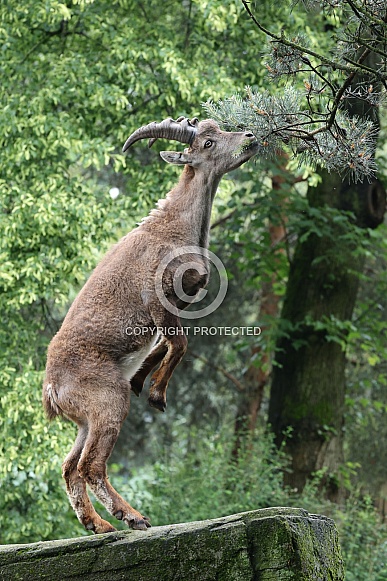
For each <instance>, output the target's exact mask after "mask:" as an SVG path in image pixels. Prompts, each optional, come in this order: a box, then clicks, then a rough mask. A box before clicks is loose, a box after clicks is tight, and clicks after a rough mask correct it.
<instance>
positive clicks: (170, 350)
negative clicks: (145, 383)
mask: <svg viewBox="0 0 387 581" xmlns="http://www.w3.org/2000/svg"><path fill="white" fill-rule="evenodd" d="M159 308H160V307H159ZM159 308H158V310H156V312H153V313H152V317H153V319H154V322H155V324H156V326H157V327H159V328H161V329H162V330H163V339H162V341H163V345H164V346H165V345H166V347H167V351H166V354H165V357H164V359H163V360H162V362H161V365H160V367H159V368H158V369H157V371H155V372H154V374H153V375H152V377H151V380H150V389H149V398H148V401H149V405H150V406H152V407H154V408H157V409H158V410H160V411H162V412H164V411H165V408H166V407H167V398H166V394H167V387H168V382H169V380H170V379H171V376H172V373H173V372H174V370H175V367H176V366H177V365H178V364H179V363H180V361H181V359H182V357H183V356H184V354H185V352H186V351H187V344H188V341H187V337H186V336H185V335H184V331H183V327H182V326H181V323H180V319H179V318H178V317H177V316H176V315H173V314H172V313H169V312H168V311H163V312H162V313H160V312H159Z"/></svg>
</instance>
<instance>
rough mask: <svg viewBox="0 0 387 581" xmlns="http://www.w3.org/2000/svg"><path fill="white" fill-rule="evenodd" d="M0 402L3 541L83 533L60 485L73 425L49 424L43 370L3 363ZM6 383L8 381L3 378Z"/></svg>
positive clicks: (0, 475)
mask: <svg viewBox="0 0 387 581" xmlns="http://www.w3.org/2000/svg"><path fill="white" fill-rule="evenodd" d="M2 381H3V386H2V392H1V393H2V395H1V396H0V405H1V409H2V414H1V417H0V432H1V440H0V482H1V495H0V531H1V532H0V542H1V543H14V542H19V543H23V542H29V541H31V540H39V539H54V538H57V537H58V536H59V537H66V536H73V535H74V534H81V532H82V531H77V530H76V519H75V518H74V515H73V514H72V510H71V508H70V506H69V503H68V500H67V497H66V494H65V491H64V487H62V486H58V477H59V475H60V472H61V464H62V461H63V451H64V449H66V447H67V448H70V443H71V440H72V439H73V438H74V430H73V428H72V427H71V426H70V425H69V424H65V423H63V422H61V423H59V422H58V423H56V424H53V425H52V426H48V425H47V420H46V419H45V418H44V416H43V411H42V409H41V406H39V405H37V403H38V402H39V401H40V397H41V384H42V374H41V373H40V372H37V371H36V370H35V369H34V367H33V365H32V363H30V364H28V363H26V364H25V365H24V367H23V373H22V374H21V373H20V372H17V371H16V370H15V369H13V368H10V367H3V368H2ZM5 382H7V385H6V386H4V383H5Z"/></svg>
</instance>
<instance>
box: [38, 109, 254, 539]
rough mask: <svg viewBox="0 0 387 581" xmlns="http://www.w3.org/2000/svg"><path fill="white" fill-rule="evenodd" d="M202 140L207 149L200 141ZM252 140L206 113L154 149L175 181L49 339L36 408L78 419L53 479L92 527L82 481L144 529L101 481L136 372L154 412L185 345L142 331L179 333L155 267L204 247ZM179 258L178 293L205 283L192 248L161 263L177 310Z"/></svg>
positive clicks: (145, 522)
mask: <svg viewBox="0 0 387 581" xmlns="http://www.w3.org/2000/svg"><path fill="white" fill-rule="evenodd" d="M208 139H211V140H213V146H211V147H210V148H205V147H204V144H205V142H206V141H207V140H208ZM252 139H253V137H252V135H251V134H245V133H226V132H223V131H221V130H220V129H219V127H218V126H217V125H216V123H214V122H213V121H211V120H207V121H203V122H201V123H200V124H199V126H198V131H197V135H196V137H195V140H194V142H193V144H192V147H191V148H190V149H186V150H185V151H184V153H179V154H178V153H173V152H163V153H162V157H163V158H164V159H165V160H166V161H169V162H171V163H178V164H184V165H185V168H184V171H183V173H182V176H181V178H180V180H179V182H178V184H177V185H176V186H175V188H173V190H172V191H171V192H169V194H168V195H167V197H166V199H165V200H163V201H162V202H160V203H159V207H158V208H157V209H155V210H152V212H151V213H150V215H149V216H148V218H146V219H145V220H144V221H143V222H142V223H141V224H140V225H139V226H138V228H136V229H135V230H133V231H132V232H130V233H129V234H127V235H126V236H125V237H124V238H123V239H122V240H121V241H120V242H119V243H118V244H116V245H115V246H114V247H113V248H112V249H111V250H110V252H108V254H107V255H106V256H105V258H104V259H103V260H102V261H101V262H100V264H99V265H98V266H97V268H96V269H95V271H94V272H93V273H92V275H91V276H90V278H89V280H88V281H87V282H86V284H85V286H84V287H83V289H82V290H81V292H80V293H79V295H78V296H77V298H76V299H75V301H74V303H73V304H72V306H71V308H70V310H69V312H68V314H67V316H66V318H65V320H64V322H63V325H62V327H61V329H60V331H59V332H58V333H57V334H56V335H55V337H54V338H53V339H52V341H51V343H50V345H49V348H48V356H47V368H46V377H45V381H44V385H43V405H44V408H45V410H46V414H47V417H48V418H49V419H53V418H54V417H55V416H58V415H63V416H65V417H66V418H69V419H70V420H72V421H73V422H75V423H76V424H77V426H78V436H77V439H76V441H75V444H74V446H73V448H72V450H71V451H70V453H69V454H68V456H67V458H66V459H65V461H64V463H63V477H64V479H65V482H66V489H67V494H68V496H69V500H70V502H71V504H72V506H73V508H74V510H75V512H76V514H77V517H78V519H79V520H80V522H81V523H82V524H83V525H84V526H85V527H86V528H87V529H89V530H93V531H94V532H96V533H101V532H108V531H112V530H114V528H113V527H112V526H111V525H110V523H108V522H107V521H104V520H103V519H101V518H100V516H99V515H98V514H97V513H96V511H95V510H94V508H93V506H92V504H91V502H90V500H89V497H88V495H87V490H86V485H88V486H89V488H90V489H91V490H92V492H93V493H94V495H95V496H96V497H97V498H98V499H99V500H100V502H101V503H102V504H103V505H104V506H105V507H106V509H107V510H108V512H110V514H112V515H114V516H116V517H117V518H118V519H120V520H123V521H125V522H126V523H127V525H128V526H130V527H132V528H134V529H141V530H146V529H147V527H149V526H150V523H149V519H147V518H146V517H144V516H142V515H141V514H140V513H139V512H138V511H136V510H135V509H134V508H132V507H131V506H130V505H129V504H128V503H127V502H126V501H125V500H123V499H122V498H121V496H120V495H119V494H118V493H117V492H116V491H115V490H114V488H113V487H112V486H111V484H110V483H109V481H108V477H107V471H106V462H107V460H108V458H109V456H110V454H111V452H112V450H113V447H114V444H115V442H116V440H117V438H118V434H119V432H120V429H121V426H122V423H123V421H124V419H125V417H126V416H127V414H128V411H129V403H130V391H131V388H132V390H133V391H135V393H136V394H137V395H139V394H140V392H141V390H142V386H143V383H144V381H145V378H146V377H147V375H148V374H149V373H150V372H151V371H152V370H153V369H154V367H155V366H156V365H158V364H159V363H160V366H159V368H158V369H157V370H156V371H155V372H154V373H153V375H152V377H151V381H150V392H149V400H148V401H149V404H150V405H152V406H153V407H156V408H157V409H159V410H161V411H164V410H165V407H166V391H167V387H168V382H169V379H170V377H171V375H172V373H173V370H174V369H175V367H176V366H177V365H178V363H179V362H180V360H181V358H182V357H183V355H184V353H185V351H186V349H187V339H186V337H185V336H184V335H183V334H179V333H177V334H176V333H169V332H168V331H165V332H164V333H163V336H162V337H160V340H159V342H158V343H157V344H156V341H155V334H153V335H152V332H153V333H154V330H155V328H156V327H162V328H167V329H168V328H174V329H179V330H181V332H182V326H181V323H180V320H179V318H178V316H176V315H174V314H171V313H170V312H169V311H167V310H165V308H164V307H163V306H162V305H161V303H160V302H159V299H158V297H157V295H156V293H155V290H154V282H155V273H156V270H157V267H158V265H159V264H160V262H161V260H162V259H163V257H165V256H166V255H167V254H168V253H169V252H171V251H173V250H175V249H178V248H180V247H182V246H186V245H195V246H200V247H205V248H206V247H207V246H208V232H209V225H210V214H211V207H212V202H213V199H214V196H215V193H216V189H217V187H218V184H219V181H220V179H221V177H222V175H224V174H225V173H226V172H227V171H230V170H231V169H235V168H236V167H239V166H240V165H241V164H242V163H244V162H245V161H247V159H249V158H250V157H251V156H252V155H253V153H254V149H253V148H252V149H250V150H249V151H245V152H244V153H243V154H240V155H239V157H238V156H236V155H235V151H237V150H238V148H240V147H241V146H242V145H243V144H244V143H246V141H247V142H250V143H251V142H252ZM186 261H189V262H192V261H196V263H197V271H196V270H195V269H192V268H191V269H190V270H189V271H187V272H186V273H185V278H184V279H183V283H184V291H185V292H186V293H187V294H188V295H190V296H192V298H194V296H195V294H196V293H197V292H198V291H199V289H200V288H202V287H203V286H205V284H206V283H207V281H208V264H207V263H206V260H205V259H204V258H203V257H202V255H201V254H197V255H196V254H194V255H192V254H190V255H188V256H187V255H185V256H180V257H179V258H178V259H176V260H174V261H173V262H171V264H170V265H168V267H167V268H166V270H165V273H164V277H163V289H164V294H165V296H168V298H169V300H170V302H171V303H173V304H175V305H176V306H178V307H179V308H185V307H186V306H187V304H185V303H181V302H180V303H179V299H178V298H177V296H176V295H175V293H174V288H173V284H172V281H173V275H174V273H175V272H176V269H177V268H178V267H179V266H181V265H184V264H185V262H186ZM204 272H205V273H206V274H203V273H204ZM134 327H141V328H144V329H146V331H147V332H146V333H144V334H141V335H133V334H132V335H130V334H128V333H127V329H128V328H134ZM152 337H153V338H152ZM131 383H132V386H131Z"/></svg>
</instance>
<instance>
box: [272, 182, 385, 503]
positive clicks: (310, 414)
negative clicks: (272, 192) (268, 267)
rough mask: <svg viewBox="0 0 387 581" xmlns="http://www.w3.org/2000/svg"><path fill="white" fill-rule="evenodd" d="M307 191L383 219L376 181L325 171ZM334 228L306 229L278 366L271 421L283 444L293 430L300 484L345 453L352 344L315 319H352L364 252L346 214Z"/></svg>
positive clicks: (370, 221) (365, 221)
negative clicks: (349, 179)
mask: <svg viewBox="0 0 387 581" xmlns="http://www.w3.org/2000/svg"><path fill="white" fill-rule="evenodd" d="M308 199H309V206H310V208H319V209H320V210H321V211H322V212H323V211H324V206H328V207H330V208H332V207H333V208H337V209H345V210H351V211H352V212H354V213H355V215H356V222H357V225H358V226H360V227H376V226H377V225H378V224H379V223H380V222H381V221H382V219H383V214H384V208H385V192H384V189H383V188H382V187H381V185H380V184H379V182H377V181H376V182H375V183H373V184H371V185H370V184H359V185H357V186H354V185H352V186H349V184H347V183H343V182H342V181H341V178H340V177H339V176H337V175H335V174H331V175H330V174H327V173H326V172H322V182H321V183H320V184H319V185H318V187H316V188H313V189H310V191H309V194H308ZM327 218H329V213H328V214H327ZM328 230H329V231H325V232H323V233H322V235H318V234H316V233H312V234H309V236H304V237H303V236H302V235H301V236H300V239H299V242H298V245H297V248H296V251H295V255H294V259H293V261H292V264H291V268H290V273H289V280H288V284H287V290H286V296H285V300H284V305H283V310H282V319H283V320H284V321H285V322H286V325H287V326H286V334H285V333H284V334H283V335H282V337H281V338H280V339H279V341H278V344H277V354H276V359H275V367H274V369H273V382H272V388H271V397H270V404H269V423H270V424H271V426H272V428H273V430H274V433H275V437H276V441H277V444H278V445H279V444H281V443H282V441H283V440H284V433H286V432H287V431H289V429H290V430H291V434H290V437H289V438H288V439H287V440H286V449H287V451H288V452H289V453H290V455H291V459H292V472H291V473H288V474H286V475H285V480H286V483H287V484H288V485H290V486H292V487H293V488H297V489H298V490H302V488H303V487H304V485H305V483H306V481H307V479H308V477H310V476H311V475H312V474H313V473H314V472H316V471H317V470H320V469H321V468H323V467H324V468H327V469H328V473H329V472H330V473H334V472H336V471H337V469H338V467H339V465H340V464H341V463H342V461H343V421H344V420H343V418H344V396H345V364H346V357H345V350H344V349H343V346H342V345H341V344H339V343H338V342H337V341H336V340H332V337H333V335H334V331H333V332H332V331H330V330H329V324H328V326H327V327H328V328H327V327H326V328H324V325H321V324H316V323H317V322H319V321H324V320H325V321H326V322H329V321H333V322H334V321H338V325H339V326H340V322H345V321H350V320H351V317H352V313H353V309H354V306H355V301H356V296H357V291H358V286H359V276H358V275H359V274H360V273H361V272H362V269H363V262H364V258H363V256H362V255H361V253H358V252H356V242H355V238H354V237H352V241H351V237H348V236H344V234H345V233H346V232H348V230H347V228H345V226H341V225H340V222H339V221H338V222H337V223H336V222H334V221H333V220H331V221H330V223H329V228H328ZM316 327H317V328H316ZM336 333H337V331H336ZM343 340H345V336H343ZM329 484H330V485H331V489H330V490H328V494H329V493H330V494H329V495H330V496H331V498H335V499H338V497H339V495H340V487H339V486H338V485H337V484H338V481H337V480H336V479H330V480H329Z"/></svg>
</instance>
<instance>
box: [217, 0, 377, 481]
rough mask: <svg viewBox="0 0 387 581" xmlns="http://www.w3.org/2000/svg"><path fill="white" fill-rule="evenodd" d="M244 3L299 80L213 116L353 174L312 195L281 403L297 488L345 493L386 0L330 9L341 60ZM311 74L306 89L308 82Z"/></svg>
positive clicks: (298, 255) (281, 70)
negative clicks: (340, 483)
mask: <svg viewBox="0 0 387 581" xmlns="http://www.w3.org/2000/svg"><path fill="white" fill-rule="evenodd" d="M243 4H244V6H245V8H246V10H247V12H248V14H249V16H250V17H251V19H252V21H253V22H254V24H255V25H256V27H257V28H258V29H259V30H260V31H263V32H264V33H265V34H266V35H267V36H269V38H270V40H271V44H272V52H271V55H270V57H271V58H270V64H268V65H267V67H268V69H269V71H270V74H271V76H272V77H276V78H280V77H281V76H284V75H285V76H286V77H288V76H292V78H293V81H292V84H291V85H288V86H287V89H285V92H286V95H285V96H278V97H277V96H276V95H270V94H268V93H266V94H265V93H259V92H255V91H252V90H251V89H248V91H247V95H246V98H244V99H242V98H240V97H234V98H230V99H228V100H226V101H222V102H221V103H219V104H217V105H213V104H210V105H209V106H208V109H209V110H210V111H212V112H213V113H214V115H215V116H216V117H217V118H218V119H219V120H222V121H223V123H224V124H226V126H230V125H231V126H235V125H237V126H239V127H246V128H247V127H248V128H249V129H250V130H253V131H254V132H255V133H256V135H257V136H258V137H259V139H260V140H261V144H262V151H265V150H267V152H268V153H269V154H270V153H272V154H273V153H274V152H275V151H277V150H278V148H283V147H285V148H290V150H291V151H292V152H293V154H296V155H297V154H301V156H302V159H303V160H305V159H307V160H309V161H310V162H312V161H313V162H315V163H317V164H319V165H321V166H323V167H325V168H327V169H328V170H329V171H331V172H334V170H341V171H342V172H344V175H345V176H346V177H345V179H344V181H342V177H341V176H340V175H339V174H337V173H331V174H328V173H327V171H322V170H321V171H320V176H321V180H320V183H319V184H318V186H317V187H315V188H313V189H312V188H309V191H308V196H307V205H306V206H305V208H304V212H305V213H306V216H305V218H306V219H305V221H304V224H303V225H301V224H300V226H301V228H300V230H299V231H298V236H299V238H298V244H297V246H296V248H295V252H294V256H293V257H292V259H291V263H290V272H289V279H288V283H287V287H286V295H285V299H284V305H283V310H282V313H281V323H280V325H281V326H282V330H280V334H279V338H278V342H277V348H276V357H275V367H274V372H273V380H272V387H271V397H270V407H269V422H270V424H271V425H272V427H273V430H274V432H275V434H276V440H277V442H278V444H280V443H281V442H282V440H283V438H284V436H285V434H288V435H289V432H288V430H289V428H291V430H292V432H291V437H290V438H289V439H288V442H287V449H288V451H289V452H290V454H291V457H292V470H291V472H290V473H288V474H286V481H287V482H288V483H289V484H291V485H292V486H293V487H296V488H298V489H302V488H303V487H304V486H305V483H306V479H307V478H308V477H310V476H311V475H312V474H314V473H315V472H316V471H317V470H321V469H322V468H325V469H327V470H328V471H329V472H330V473H331V474H335V475H336V480H335V486H334V488H335V491H336V492H337V479H338V471H339V468H340V467H341V466H342V464H343V460H344V455H343V428H344V425H343V422H344V401H345V364H346V354H345V352H346V348H347V346H346V343H347V340H346V336H347V335H348V326H349V325H350V324H351V319H352V314H353V310H354V306H355V301H356V297H357V291H358V286H359V280H360V276H361V274H362V272H363V267H364V259H365V254H364V252H362V251H361V247H362V246H363V245H364V237H365V236H367V235H366V234H365V233H364V232H363V231H362V229H368V228H375V227H376V226H378V225H380V224H381V223H382V221H383V216H384V211H385V191H384V188H383V186H382V185H381V183H380V182H379V181H378V180H375V178H374V177H372V176H373V175H374V172H375V167H376V166H375V161H374V150H375V147H376V137H377V133H378V127H379V123H378V118H377V115H376V113H375V108H376V106H377V105H379V103H380V100H381V97H382V92H381V88H382V86H385V85H386V54H387V53H386V46H387V45H386V39H387V26H386V11H385V4H384V3H381V2H376V3H373V4H372V5H363V3H362V4H361V5H360V4H359V6H358V3H356V2H355V3H353V2H352V1H351V2H346V1H343V2H338V3H335V4H334V6H333V5H332V4H331V3H329V2H321V8H322V10H323V12H322V18H321V19H320V27H321V26H324V28H326V25H327V23H328V21H329V20H330V21H331V22H332V21H336V22H335V26H334V30H335V33H336V36H335V41H336V39H340V41H339V42H338V45H339V46H338V49H339V50H337V48H336V47H335V49H334V50H332V52H333V54H332V53H331V54H329V53H324V54H321V53H317V52H316V51H314V50H312V49H310V43H309V44H308V43H307V42H305V41H306V40H307V39H306V38H305V37H296V38H295V37H292V36H290V35H289V33H288V32H287V31H286V28H285V30H284V29H282V31H281V34H276V33H273V32H271V31H270V30H268V29H267V28H266V27H265V26H263V25H262V24H261V23H260V22H259V20H258V19H257V17H256V16H255V14H254V13H253V11H252V9H251V8H250V5H249V4H248V3H246V2H243ZM329 8H330V10H328V9H329ZM376 22H377V25H376ZM330 44H331V43H330ZM331 48H332V44H331ZM339 51H340V53H339ZM327 54H328V56H327ZM305 75H309V76H308V77H307V78H305ZM299 77H301V82H302V83H303V85H304V86H303V89H302V90H300V89H298V88H297V86H296V83H297V82H298V79H299ZM301 104H305V108H304V109H302V105H301ZM300 105H301V106H300ZM371 118H372V120H371ZM364 176H368V177H369V180H370V181H371V183H367V184H362V183H361V184H358V185H356V186H355V185H351V181H350V178H352V179H355V180H363V179H364Z"/></svg>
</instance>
